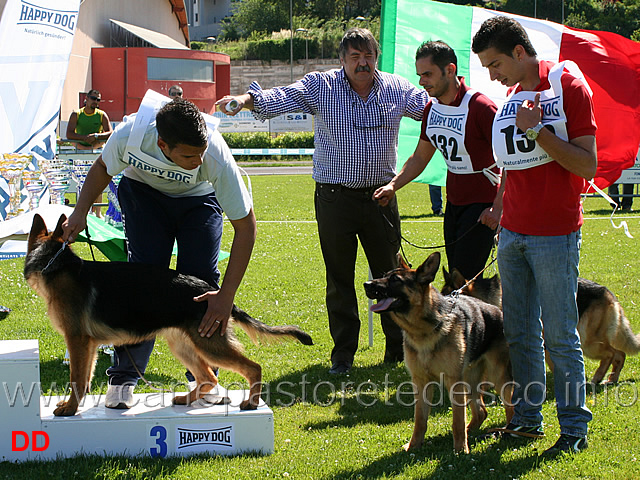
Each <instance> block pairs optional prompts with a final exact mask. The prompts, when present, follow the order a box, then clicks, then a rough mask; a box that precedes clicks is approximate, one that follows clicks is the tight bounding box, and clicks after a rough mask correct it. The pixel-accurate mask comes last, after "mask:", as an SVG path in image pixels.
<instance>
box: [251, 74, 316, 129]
mask: <svg viewBox="0 0 640 480" xmlns="http://www.w3.org/2000/svg"><path fill="white" fill-rule="evenodd" d="M318 92H319V89H318V81H317V79H316V78H315V76H314V75H313V74H308V75H305V76H304V77H303V78H302V79H300V80H298V81H297V82H294V83H292V84H291V85H287V86H285V87H275V88H270V89H268V90H263V89H262V87H260V85H259V84H258V82H252V83H251V85H249V90H248V92H247V93H249V94H250V95H251V96H252V97H253V110H252V113H253V116H254V117H255V118H256V119H257V120H262V121H264V120H268V119H270V118H273V117H277V116H278V115H282V114H285V113H292V112H304V113H309V114H311V115H313V114H314V113H315V112H316V110H317V108H316V106H317V99H318V96H319V95H318Z"/></svg>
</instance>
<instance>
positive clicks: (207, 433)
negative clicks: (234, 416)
mask: <svg viewBox="0 0 640 480" xmlns="http://www.w3.org/2000/svg"><path fill="white" fill-rule="evenodd" d="M212 447H213V448H212ZM216 447H222V448H224V449H227V448H228V449H231V448H233V425H225V426H222V427H220V426H213V425H211V426H203V425H200V426H198V427H197V428H194V427H191V426H189V427H186V426H185V427H176V449H177V450H178V451H186V450H191V451H203V452H205V451H210V450H216V449H217V448H216Z"/></svg>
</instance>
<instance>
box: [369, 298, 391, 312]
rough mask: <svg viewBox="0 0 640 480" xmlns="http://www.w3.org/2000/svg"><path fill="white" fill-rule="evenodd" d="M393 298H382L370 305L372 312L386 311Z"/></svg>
mask: <svg viewBox="0 0 640 480" xmlns="http://www.w3.org/2000/svg"><path fill="white" fill-rule="evenodd" d="M393 300H394V299H393V298H383V299H382V300H378V303H376V304H374V305H371V307H369V310H371V311H372V312H384V311H385V310H386V309H387V308H389V305H391V304H392V303H393Z"/></svg>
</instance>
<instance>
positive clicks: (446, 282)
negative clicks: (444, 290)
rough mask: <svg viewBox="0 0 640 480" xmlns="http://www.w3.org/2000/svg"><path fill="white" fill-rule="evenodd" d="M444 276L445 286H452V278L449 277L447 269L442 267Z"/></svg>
mask: <svg viewBox="0 0 640 480" xmlns="http://www.w3.org/2000/svg"><path fill="white" fill-rule="evenodd" d="M442 275H443V276H444V283H445V285H451V276H449V272H447V269H446V267H442Z"/></svg>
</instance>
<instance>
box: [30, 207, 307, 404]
mask: <svg viewBox="0 0 640 480" xmlns="http://www.w3.org/2000/svg"><path fill="white" fill-rule="evenodd" d="M65 220H66V217H65V216H64V215H62V216H61V217H60V219H59V220H58V225H57V226H56V228H55V230H54V231H53V233H51V234H47V227H46V225H45V223H44V220H43V219H42V217H41V216H40V215H37V214H36V215H35V216H34V218H33V224H32V226H31V232H30V234H29V241H28V248H27V252H28V253H27V257H26V260H25V265H24V277H25V279H26V280H27V282H28V283H29V285H30V286H31V288H33V289H34V290H35V291H36V293H37V294H38V295H39V296H41V297H42V298H43V299H44V301H45V302H46V304H47V311H48V314H49V317H50V318H51V323H52V324H53V326H54V327H55V328H56V329H57V330H58V331H59V332H60V333H61V334H62V335H63V336H64V339H65V342H66V344H67V349H68V350H69V357H70V370H71V372H70V375H71V394H70V396H69V400H67V401H63V402H60V403H58V408H56V409H55V410H54V412H53V414H54V415H56V416H69V415H73V414H75V413H76V411H77V409H78V405H79V403H80V402H81V400H82V398H83V397H84V395H85V394H86V393H87V392H88V389H89V386H90V385H91V378H92V376H93V368H94V365H95V357H96V349H97V347H98V345H100V344H103V343H107V344H109V343H113V344H116V345H122V344H132V343H137V342H140V341H142V340H147V339H151V338H153V337H155V336H156V335H162V336H164V337H165V338H166V340H167V342H168V344H169V348H170V349H171V351H172V352H173V353H174V355H175V356H176V357H177V358H178V359H179V360H180V361H181V362H182V363H183V364H184V365H185V366H186V367H187V368H188V369H189V370H190V371H191V372H192V373H193V375H194V376H195V379H196V382H197V383H198V387H197V388H196V389H195V390H193V391H191V392H189V393H188V394H187V395H184V396H177V397H175V398H174V399H173V403H174V404H177V405H189V404H191V403H193V402H194V401H196V400H198V399H199V398H203V397H204V396H205V395H206V394H207V393H208V392H210V391H211V390H212V389H213V388H214V387H215V385H216V384H217V383H218V379H217V378H216V376H215V374H214V373H213V370H212V366H220V367H223V368H226V369H228V370H232V371H234V372H237V373H239V374H240V375H242V376H243V377H244V378H245V379H246V380H247V381H248V382H249V386H250V390H249V398H248V399H246V400H244V401H243V402H242V403H241V404H240V409H242V410H253V409H255V408H257V406H258V402H259V400H260V393H261V390H262V385H261V378H262V369H261V367H260V365H259V364H257V363H255V362H253V361H251V360H249V359H248V358H246V357H245V356H244V355H243V354H242V344H240V342H239V341H238V340H237V339H236V337H235V335H234V333H233V328H232V327H231V323H232V322H229V323H228V326H227V331H226V332H225V334H224V335H219V334H218V332H215V334H214V335H212V336H211V337H209V338H207V337H201V336H200V334H199V333H198V326H199V324H200V321H201V320H202V317H203V316H204V313H205V310H206V308H207V304H206V302H195V301H194V300H193V298H194V297H196V296H198V295H201V294H203V293H205V292H208V291H211V290H214V288H213V287H211V286H210V285H209V284H207V283H206V282H205V281H203V280H200V279H198V278H196V277H192V276H189V275H181V274H179V273H177V272H176V271H175V270H170V269H168V268H163V267H158V266H155V265H145V264H141V263H127V262H88V261H84V260H82V259H81V258H80V257H78V256H77V255H76V254H74V253H73V252H72V251H71V249H70V248H69V247H66V245H63V242H62V224H63V222H64V221H65ZM65 247H66V248H65ZM231 318H232V320H234V322H233V323H235V324H237V325H238V326H240V327H242V329H243V330H245V331H246V332H247V334H248V335H249V336H250V337H251V339H252V340H254V341H256V340H257V339H258V338H259V339H265V340H277V339H282V338H285V337H290V338H292V339H296V340H298V341H299V342H300V343H303V344H305V345H312V344H313V342H312V340H311V337H310V336H309V335H307V334H306V333H305V332H303V331H302V330H300V329H299V328H298V327H295V326H283V327H271V326H268V325H265V324H264V323H262V322H259V321H258V320H256V319H255V318H252V317H251V316H249V315H248V314H247V313H246V312H244V311H242V310H241V309H239V308H238V307H236V306H235V305H234V306H233V310H232V317H231ZM214 368H215V367H214Z"/></svg>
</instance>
